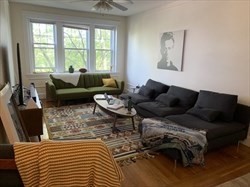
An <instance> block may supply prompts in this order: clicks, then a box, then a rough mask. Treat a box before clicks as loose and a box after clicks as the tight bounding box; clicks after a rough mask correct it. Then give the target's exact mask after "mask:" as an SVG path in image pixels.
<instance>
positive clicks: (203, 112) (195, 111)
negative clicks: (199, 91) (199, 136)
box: [186, 107, 221, 122]
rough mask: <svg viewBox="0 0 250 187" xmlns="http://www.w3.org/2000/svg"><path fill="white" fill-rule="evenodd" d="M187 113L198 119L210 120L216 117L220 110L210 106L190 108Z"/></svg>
mask: <svg viewBox="0 0 250 187" xmlns="http://www.w3.org/2000/svg"><path fill="white" fill-rule="evenodd" d="M186 113H187V114H191V115H194V116H196V117H198V118H200V119H203V120H205V121H209V122H212V121H214V120H216V119H217V117H218V116H219V115H220V113H221V112H220V111H217V110H214V109H211V108H195V107H193V108H191V109H189V110H188V111H187V112H186Z"/></svg>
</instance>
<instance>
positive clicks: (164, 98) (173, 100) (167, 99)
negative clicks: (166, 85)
mask: <svg viewBox="0 0 250 187" xmlns="http://www.w3.org/2000/svg"><path fill="white" fill-rule="evenodd" d="M155 100H156V101H159V102H161V103H163V104H165V105H166V106H169V107H173V106H175V105H176V104H177V103H178V101H179V99H178V98H177V97H175V96H172V95H168V94H166V93H162V94H160V95H158V96H157V97H156V98H155Z"/></svg>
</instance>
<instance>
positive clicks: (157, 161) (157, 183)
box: [122, 144, 250, 187]
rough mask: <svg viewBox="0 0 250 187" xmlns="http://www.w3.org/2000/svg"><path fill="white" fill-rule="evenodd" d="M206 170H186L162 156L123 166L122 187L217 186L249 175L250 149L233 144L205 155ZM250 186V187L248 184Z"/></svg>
mask: <svg viewBox="0 0 250 187" xmlns="http://www.w3.org/2000/svg"><path fill="white" fill-rule="evenodd" d="M205 161H206V164H205V166H204V167H201V166H192V167H183V166H182V164H181V163H178V164H177V168H176V171H175V172H174V171H173V167H174V161H173V160H172V159H170V158H169V157H168V156H166V155H163V154H160V155H158V156H156V157H155V158H152V159H144V160H138V161H137V162H136V163H135V164H134V163H133V164H130V165H128V166H123V167H122V171H123V173H124V176H125V180H124V181H123V183H122V186H123V187H168V186H169V187H170V186H171V187H173V186H174V187H182V186H185V187H188V186H190V187H193V186H197V187H198V186H202V187H209V186H211V187H212V186H216V185H218V184H220V183H223V182H225V181H228V180H231V179H233V178H236V177H239V176H241V175H244V174H246V173H248V172H250V148H249V147H246V146H245V145H242V144H240V148H239V151H238V152H237V146H236V145H232V146H228V147H225V148H223V149H220V150H216V151H213V152H209V153H207V154H206V155H205ZM249 185H250V184H249Z"/></svg>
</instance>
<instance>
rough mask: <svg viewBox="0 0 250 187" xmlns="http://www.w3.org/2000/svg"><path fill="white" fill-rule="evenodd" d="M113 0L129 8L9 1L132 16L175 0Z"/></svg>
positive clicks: (81, 0)
mask: <svg viewBox="0 0 250 187" xmlns="http://www.w3.org/2000/svg"><path fill="white" fill-rule="evenodd" d="M113 1H114V2H116V3H119V4H121V5H123V6H125V7H127V8H128V10H127V11H121V10H119V9H117V8H113V9H112V10H110V11H102V12H100V11H93V10H92V7H93V6H94V5H95V4H96V3H97V2H98V0H9V2H17V3H27V4H34V5H42V6H47V7H55V8H63V9H70V10H78V11H84V12H96V13H102V14H111V15H119V16H131V15H134V14H137V13H140V12H144V11H147V10H150V9H153V8H156V7H160V6H163V5H166V4H167V3H170V2H171V1H174V0H132V2H133V3H130V2H129V1H126V0H113Z"/></svg>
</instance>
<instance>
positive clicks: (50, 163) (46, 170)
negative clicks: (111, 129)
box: [14, 140, 124, 187]
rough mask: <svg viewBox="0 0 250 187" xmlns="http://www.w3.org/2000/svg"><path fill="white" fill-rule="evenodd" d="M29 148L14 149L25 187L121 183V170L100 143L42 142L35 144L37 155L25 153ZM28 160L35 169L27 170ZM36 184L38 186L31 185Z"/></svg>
mask: <svg viewBox="0 0 250 187" xmlns="http://www.w3.org/2000/svg"><path fill="white" fill-rule="evenodd" d="M31 144H32V145H33V144H34V143H16V144H15V145H14V150H15V160H16V165H17V168H18V170H19V172H20V175H21V177H22V180H23V183H24V185H25V186H32V187H34V186H40V187H45V186H46V187H52V186H53V187H57V186H58V187H59V186H60V187H64V186H65V187H66V186H67V187H70V186H107V187H113V186H114V187H115V186H120V185H121V181H122V180H123V179H124V177H123V174H122V171H121V169H120V167H119V166H118V165H117V163H116V162H115V160H114V158H113V156H112V154H111V152H110V151H109V149H108V148H107V146H106V145H105V144H104V143H103V142H102V141H101V140H70V141H50V140H43V141H42V142H41V143H37V144H38V149H37V150H38V151H37V152H36V151H34V150H33V149H31V148H28V149H27V147H28V145H31ZM35 152H36V154H35ZM31 160H36V161H37V162H36V163H37V165H35V164H34V165H30V166H28V163H33V161H31ZM26 163H27V164H26ZM31 166H32V170H31ZM35 170H37V171H35ZM31 171H32V172H34V175H32V172H31ZM37 173H38V177H37ZM37 179H38V180H37ZM35 180H37V183H34V182H33V181H35Z"/></svg>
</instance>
